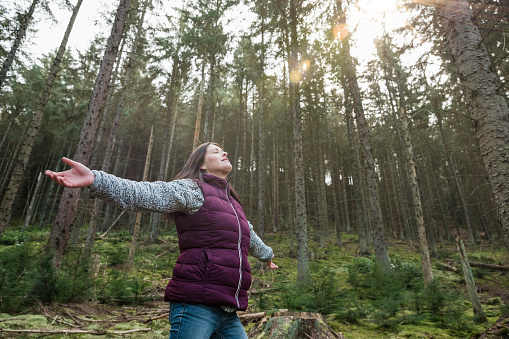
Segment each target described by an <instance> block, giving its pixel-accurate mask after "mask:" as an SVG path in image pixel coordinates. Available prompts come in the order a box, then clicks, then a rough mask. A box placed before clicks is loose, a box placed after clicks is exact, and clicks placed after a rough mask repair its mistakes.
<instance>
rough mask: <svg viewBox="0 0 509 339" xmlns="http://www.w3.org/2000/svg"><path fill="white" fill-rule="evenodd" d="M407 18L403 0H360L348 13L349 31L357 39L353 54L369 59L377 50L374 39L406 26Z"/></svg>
mask: <svg viewBox="0 0 509 339" xmlns="http://www.w3.org/2000/svg"><path fill="white" fill-rule="evenodd" d="M407 20H408V13H406V12H405V10H404V9H403V8H402V0H358V1H357V3H356V6H355V7H351V8H349V10H348V13H347V22H348V31H349V32H352V34H353V39H354V40H355V41H356V44H355V46H353V47H352V54H353V55H354V56H355V57H357V58H359V59H364V60H366V59H369V58H370V57H371V56H372V55H373V54H374V52H375V48H374V46H373V41H374V40H375V39H376V38H378V37H381V36H382V35H384V34H385V33H387V32H391V31H392V30H394V29H396V28H398V27H404V26H405V25H406V23H407Z"/></svg>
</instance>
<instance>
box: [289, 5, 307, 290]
mask: <svg viewBox="0 0 509 339" xmlns="http://www.w3.org/2000/svg"><path fill="white" fill-rule="evenodd" d="M297 2H298V1H297V0H290V32H291V33H290V36H291V43H290V44H291V45H290V58H289V62H288V70H289V72H290V105H291V111H292V114H293V168H294V176H295V181H294V187H295V228H296V229H295V231H296V234H297V281H300V282H303V283H307V282H309V281H310V279H311V273H310V268H309V248H308V230H307V220H306V219H307V213H306V187H305V182H304V154H303V146H302V112H301V109H300V93H299V79H298V72H299V69H298V67H299V66H298V52H297V51H298V40H297V39H298V38H297ZM296 78H297V79H296Z"/></svg>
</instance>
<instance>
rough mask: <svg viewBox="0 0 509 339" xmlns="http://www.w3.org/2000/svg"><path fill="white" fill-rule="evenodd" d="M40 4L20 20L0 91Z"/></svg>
mask: <svg viewBox="0 0 509 339" xmlns="http://www.w3.org/2000/svg"><path fill="white" fill-rule="evenodd" d="M39 2H40V0H33V1H32V4H31V5H30V8H29V9H28V11H27V12H26V14H25V15H23V16H22V17H21V20H20V21H21V22H20V23H19V29H18V32H17V34H16V38H15V39H14V42H13V44H12V47H11V50H10V51H9V54H8V55H7V58H6V59H5V60H4V64H3V65H2V69H1V70H0V90H1V89H2V86H3V84H4V82H5V79H6V78H7V72H8V71H9V69H11V66H12V63H13V61H14V57H15V56H16V52H17V51H18V48H19V45H20V44H21V40H23V38H24V37H25V35H26V32H27V29H28V25H30V21H32V17H33V15H34V11H35V7H37V5H38V4H39ZM76 6H78V5H76ZM78 7H79V6H78Z"/></svg>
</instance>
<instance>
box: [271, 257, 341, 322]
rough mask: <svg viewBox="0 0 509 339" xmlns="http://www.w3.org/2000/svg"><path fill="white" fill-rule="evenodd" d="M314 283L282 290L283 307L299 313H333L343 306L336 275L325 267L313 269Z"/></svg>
mask: <svg viewBox="0 0 509 339" xmlns="http://www.w3.org/2000/svg"><path fill="white" fill-rule="evenodd" d="M312 271H314V273H312V283H311V284H303V283H300V282H295V283H293V284H287V285H285V286H284V287H283V288H282V297H281V298H282V304H283V305H281V306H282V307H284V308H289V309H292V310H298V311H311V312H320V313H323V314H329V313H333V312H334V311H335V310H336V309H337V307H338V305H339V304H341V302H342V301H341V293H340V291H339V283H338V278H337V275H336V273H335V272H334V271H333V270H332V269H330V268H329V267H325V266H317V267H316V268H314V269H312Z"/></svg>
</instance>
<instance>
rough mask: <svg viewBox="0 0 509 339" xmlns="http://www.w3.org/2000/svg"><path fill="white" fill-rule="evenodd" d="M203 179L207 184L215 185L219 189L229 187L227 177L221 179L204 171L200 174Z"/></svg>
mask: <svg viewBox="0 0 509 339" xmlns="http://www.w3.org/2000/svg"><path fill="white" fill-rule="evenodd" d="M202 177H203V181H205V182H206V183H207V184H209V185H211V186H214V187H217V188H219V189H222V190H224V189H226V188H227V187H228V188H229V184H228V180H227V179H221V178H219V177H216V176H215V175H212V174H209V173H204V174H203V175H202Z"/></svg>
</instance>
